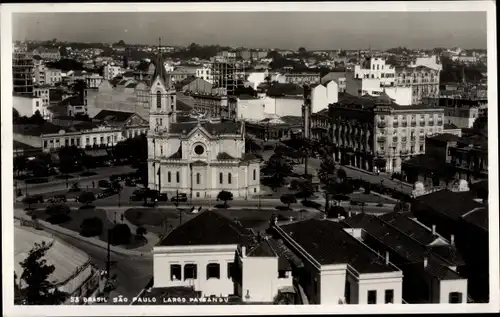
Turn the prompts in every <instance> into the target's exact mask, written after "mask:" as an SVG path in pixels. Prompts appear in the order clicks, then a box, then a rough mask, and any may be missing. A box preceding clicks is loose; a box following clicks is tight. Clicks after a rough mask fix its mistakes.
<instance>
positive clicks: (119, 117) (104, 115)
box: [94, 110, 135, 123]
mask: <svg viewBox="0 0 500 317" xmlns="http://www.w3.org/2000/svg"><path fill="white" fill-rule="evenodd" d="M134 114H135V113H133V112H126V111H114V110H101V111H99V113H98V114H96V115H95V116H94V119H96V120H102V121H113V122H120V123H123V122H125V121H127V120H128V119H130V117H132V116H133V115H134Z"/></svg>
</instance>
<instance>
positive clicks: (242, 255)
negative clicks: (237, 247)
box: [241, 246, 247, 258]
mask: <svg viewBox="0 0 500 317" xmlns="http://www.w3.org/2000/svg"><path fill="white" fill-rule="evenodd" d="M246 256H247V247H245V246H242V247H241V257H242V258H246Z"/></svg>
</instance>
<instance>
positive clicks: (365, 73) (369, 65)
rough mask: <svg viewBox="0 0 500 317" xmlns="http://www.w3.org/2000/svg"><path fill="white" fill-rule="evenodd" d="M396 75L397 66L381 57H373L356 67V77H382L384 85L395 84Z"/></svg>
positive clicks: (381, 81) (381, 80) (381, 82)
mask: <svg viewBox="0 0 500 317" xmlns="http://www.w3.org/2000/svg"><path fill="white" fill-rule="evenodd" d="M395 77H396V69H395V67H394V66H392V65H389V64H386V63H385V59H384V58H381V57H372V58H370V59H369V60H367V61H366V62H365V63H364V64H362V65H356V66H355V67H354V78H355V79H364V78H366V79H380V84H381V85H382V86H384V87H391V86H394V82H395Z"/></svg>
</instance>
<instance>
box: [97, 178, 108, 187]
mask: <svg viewBox="0 0 500 317" xmlns="http://www.w3.org/2000/svg"><path fill="white" fill-rule="evenodd" d="M97 184H98V185H99V187H101V188H109V187H111V183H110V182H109V181H107V180H105V179H102V180H100V181H99V182H98V183H97Z"/></svg>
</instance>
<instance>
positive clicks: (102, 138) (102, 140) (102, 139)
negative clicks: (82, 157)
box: [100, 136, 104, 144]
mask: <svg viewBox="0 0 500 317" xmlns="http://www.w3.org/2000/svg"><path fill="white" fill-rule="evenodd" d="M103 143H104V137H103V136H102V137H101V143H100V144H103Z"/></svg>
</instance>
